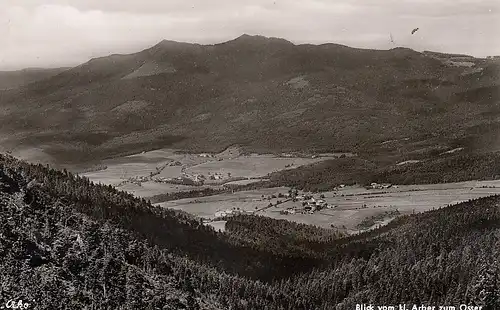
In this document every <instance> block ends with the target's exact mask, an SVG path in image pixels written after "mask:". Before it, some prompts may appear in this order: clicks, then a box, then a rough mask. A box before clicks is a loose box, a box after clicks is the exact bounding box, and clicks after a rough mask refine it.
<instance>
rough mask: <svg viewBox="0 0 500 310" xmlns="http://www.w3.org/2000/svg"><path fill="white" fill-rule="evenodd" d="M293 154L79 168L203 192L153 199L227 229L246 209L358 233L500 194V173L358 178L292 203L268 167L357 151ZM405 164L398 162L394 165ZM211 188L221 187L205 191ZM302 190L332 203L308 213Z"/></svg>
mask: <svg viewBox="0 0 500 310" xmlns="http://www.w3.org/2000/svg"><path fill="white" fill-rule="evenodd" d="M294 156H295V155H292V154H282V155H280V156H278V155H270V154H268V155H258V154H244V153H243V152H242V150H241V149H240V148H238V147H232V148H228V149H227V150H225V151H223V152H221V153H217V154H210V153H201V154H190V153H186V152H180V151H179V150H172V149H161V150H155V151H149V152H144V153H139V154H135V155H129V156H125V157H120V158H115V159H110V160H106V161H103V162H102V163H101V168H103V169H102V170H98V171H91V172H85V173H81V174H80V175H81V176H85V177H87V178H89V179H90V180H91V181H93V182H96V183H101V184H104V185H113V186H115V187H116V188H117V189H119V190H123V191H126V192H129V193H132V194H134V195H135V196H137V197H140V198H145V199H151V198H152V197H162V195H164V194H174V193H183V192H191V191H192V192H194V193H200V195H193V196H195V197H191V198H181V199H175V198H172V199H168V201H164V202H161V201H160V202H156V205H158V206H160V207H164V208H171V209H176V210H182V211H185V212H188V213H190V214H193V215H195V216H197V217H200V218H202V219H203V220H204V221H206V222H207V223H208V224H210V225H215V227H216V229H221V230H224V226H223V223H224V221H223V219H224V218H225V217H227V216H232V215H235V214H240V213H243V214H254V215H263V216H267V217H270V218H274V219H285V220H289V221H293V222H297V223H303V224H309V225H315V226H318V227H322V228H326V229H335V230H337V231H340V232H342V233H347V234H354V233H359V232H360V231H364V230H367V229H372V228H374V227H377V226H379V225H384V224H387V223H388V222H389V221H390V220H392V219H394V218H395V217H396V216H399V215H405V214H406V215H408V214H413V213H420V212H425V211H428V210H432V209H437V208H441V207H446V206H448V205H452V204H456V203H460V202H464V201H468V200H471V199H477V198H481V197H487V196H491V195H496V194H500V180H490V181H487V180H484V181H465V182H452V183H437V184H414V185H401V184H387V185H384V184H380V185H377V184H373V185H372V186H371V187H373V188H365V187H363V186H361V185H360V184H353V185H345V184H339V186H337V187H335V188H333V189H331V190H328V191H322V192H321V193H311V192H307V191H302V190H301V191H299V192H298V194H297V197H298V198H297V199H296V201H295V202H293V201H292V199H291V197H290V195H289V190H291V187H286V186H282V187H273V186H272V185H271V186H270V187H269V186H267V184H266V183H270V180H269V175H270V174H272V173H278V172H280V171H283V170H287V169H297V168H300V167H305V166H308V165H313V164H317V163H321V162H323V161H326V160H329V161H331V160H338V159H340V158H346V157H350V158H352V157H353V156H355V155H354V154H341V153H338V154H318V155H310V156H308V157H294ZM297 156H298V155H297ZM405 164H406V165H411V164H412V163H411V162H408V163H405ZM400 165H401V163H399V164H396V166H400ZM235 180H236V181H235ZM250 184H256V185H257V188H255V189H251V190H246V188H247V187H248V185H250ZM206 189H211V190H214V191H216V192H210V195H209V196H205V194H204V193H203V192H202V191H203V190H206ZM217 191H220V193H217ZM304 195H306V196H307V195H309V196H311V197H312V198H313V200H321V201H324V203H326V205H327V206H328V207H324V208H322V209H320V210H317V211H315V212H306V211H304V210H303V205H304V204H305V203H307V201H309V200H310V199H304V197H303V196H304ZM159 199H160V200H161V198H159ZM374 217H375V218H378V220H377V221H374V222H372V223H371V224H370V225H368V226H367V222H369V220H370V219H371V218H374ZM221 219H222V221H221ZM212 223H216V224H212Z"/></svg>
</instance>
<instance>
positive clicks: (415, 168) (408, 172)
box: [247, 152, 500, 192]
mask: <svg viewBox="0 0 500 310" xmlns="http://www.w3.org/2000/svg"><path fill="white" fill-rule="evenodd" d="M400 160H401V161H402V159H400ZM397 162H398V161H393V162H389V163H387V162H385V163H384V162H382V161H381V160H379V159H378V158H377V159H373V158H372V159H368V158H356V157H353V158H340V159H335V160H326V161H323V162H320V163H316V164H312V165H308V166H302V167H299V168H296V169H290V170H283V171H279V172H274V173H271V174H270V176H269V177H270V182H262V183H260V184H251V185H250V186H247V188H250V187H263V186H265V187H269V186H271V187H275V186H293V187H296V188H298V189H303V190H306V191H313V192H314V191H328V190H332V189H334V188H335V187H337V186H338V185H340V184H361V185H365V184H370V183H371V182H378V183H392V184H434V183H448V182H462V181H468V180H491V179H497V178H498V177H500V153H497V152H487V153H482V154H475V153H464V154H450V155H447V156H439V157H431V158H426V159H422V160H421V161H420V162H415V163H411V164H406V165H397Z"/></svg>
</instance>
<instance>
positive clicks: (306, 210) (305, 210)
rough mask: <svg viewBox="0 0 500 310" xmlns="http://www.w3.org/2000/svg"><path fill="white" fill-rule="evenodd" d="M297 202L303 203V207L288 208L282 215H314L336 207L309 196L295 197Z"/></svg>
mask: <svg viewBox="0 0 500 310" xmlns="http://www.w3.org/2000/svg"><path fill="white" fill-rule="evenodd" d="M295 199H296V200H299V201H302V207H298V208H288V209H285V210H283V211H281V214H296V213H301V214H313V213H314V212H316V211H320V210H322V209H333V208H335V206H334V205H329V204H328V203H327V202H326V201H325V200H324V199H315V198H314V197H312V196H308V195H299V196H296V197H295Z"/></svg>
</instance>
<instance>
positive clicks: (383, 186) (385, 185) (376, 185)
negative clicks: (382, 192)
mask: <svg viewBox="0 0 500 310" xmlns="http://www.w3.org/2000/svg"><path fill="white" fill-rule="evenodd" d="M391 187H395V186H393V185H392V184H389V183H383V184H379V183H375V182H373V183H371V184H370V185H368V186H366V189H387V188H391Z"/></svg>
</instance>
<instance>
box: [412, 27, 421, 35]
mask: <svg viewBox="0 0 500 310" xmlns="http://www.w3.org/2000/svg"><path fill="white" fill-rule="evenodd" d="M418 29H419V28H415V29H413V30H412V31H411V34H414V33H415V32H417V31H418Z"/></svg>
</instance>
